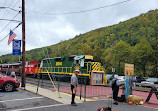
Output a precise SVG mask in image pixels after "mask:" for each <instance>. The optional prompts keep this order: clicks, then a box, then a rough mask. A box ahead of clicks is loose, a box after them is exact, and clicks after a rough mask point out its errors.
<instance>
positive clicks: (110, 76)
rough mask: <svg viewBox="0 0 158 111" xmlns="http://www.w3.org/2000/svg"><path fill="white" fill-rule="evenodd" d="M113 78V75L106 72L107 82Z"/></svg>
mask: <svg viewBox="0 0 158 111" xmlns="http://www.w3.org/2000/svg"><path fill="white" fill-rule="evenodd" d="M113 78H114V75H112V74H106V79H107V83H110V81H111V80H112V79H113Z"/></svg>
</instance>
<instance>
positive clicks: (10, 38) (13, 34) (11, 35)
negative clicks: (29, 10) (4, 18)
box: [8, 30, 16, 45]
mask: <svg viewBox="0 0 158 111" xmlns="http://www.w3.org/2000/svg"><path fill="white" fill-rule="evenodd" d="M15 37H16V34H15V33H14V32H13V31H12V30H10V35H9V40H8V45H9V44H10V43H11V42H12V41H13V40H14V38H15Z"/></svg>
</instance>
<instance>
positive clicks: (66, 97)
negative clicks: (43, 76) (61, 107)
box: [25, 84, 83, 104]
mask: <svg viewBox="0 0 158 111" xmlns="http://www.w3.org/2000/svg"><path fill="white" fill-rule="evenodd" d="M25 90H27V91H30V92H33V93H37V94H39V95H41V96H44V97H47V98H50V99H53V100H55V101H58V102H60V103H62V104H70V103H71V95H70V94H66V93H60V94H59V93H58V92H56V91H55V92H53V91H51V90H48V89H44V88H41V87H39V88H38V92H37V86H34V85H30V84H26V87H25ZM76 98H77V99H75V102H76V103H82V101H81V100H80V99H79V98H78V97H76ZM82 100H83V98H82Z"/></svg>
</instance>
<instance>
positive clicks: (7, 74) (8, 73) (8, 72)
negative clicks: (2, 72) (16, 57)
mask: <svg viewBox="0 0 158 111" xmlns="http://www.w3.org/2000/svg"><path fill="white" fill-rule="evenodd" d="M10 74H11V72H10V69H9V68H8V71H7V73H6V76H10Z"/></svg>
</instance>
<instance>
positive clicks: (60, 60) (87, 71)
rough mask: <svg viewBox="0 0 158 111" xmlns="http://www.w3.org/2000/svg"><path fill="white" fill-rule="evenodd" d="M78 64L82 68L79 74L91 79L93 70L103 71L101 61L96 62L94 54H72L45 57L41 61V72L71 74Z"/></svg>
mask: <svg viewBox="0 0 158 111" xmlns="http://www.w3.org/2000/svg"><path fill="white" fill-rule="evenodd" d="M77 66H79V68H80V69H79V70H80V74H79V76H82V77H83V76H84V77H87V78H89V79H91V74H92V72H93V71H95V72H96V71H103V68H102V66H101V63H99V62H95V61H94V60H93V56H92V55H71V56H63V57H54V58H45V59H43V60H42V61H41V63H40V70H39V73H40V74H47V73H49V74H53V75H59V74H60V75H70V76H71V75H72V74H73V71H74V70H75V67H77ZM61 77H62V76H61Z"/></svg>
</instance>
